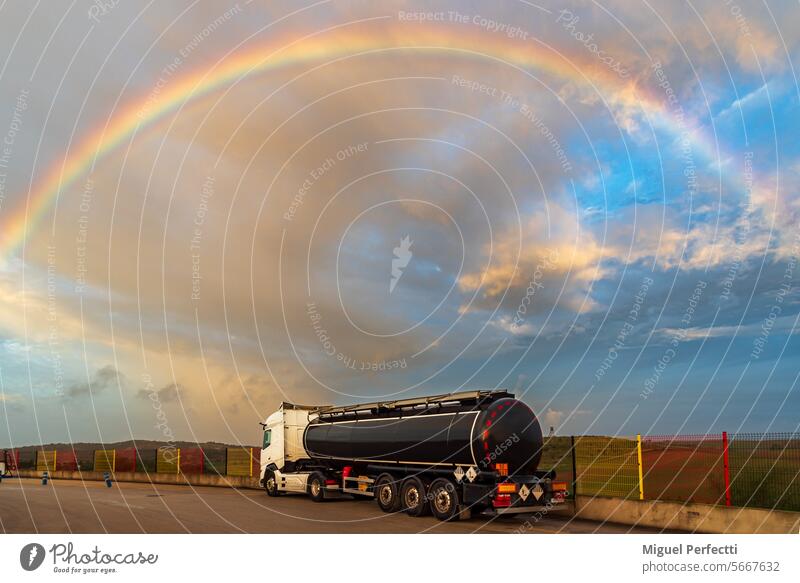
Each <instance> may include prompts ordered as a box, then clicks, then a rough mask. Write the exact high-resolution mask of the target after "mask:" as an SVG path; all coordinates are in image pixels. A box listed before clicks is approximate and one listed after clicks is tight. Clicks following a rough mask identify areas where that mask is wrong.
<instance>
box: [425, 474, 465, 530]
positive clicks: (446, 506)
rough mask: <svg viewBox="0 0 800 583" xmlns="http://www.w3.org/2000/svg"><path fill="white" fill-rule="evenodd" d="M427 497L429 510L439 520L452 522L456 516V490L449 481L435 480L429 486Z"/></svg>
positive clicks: (443, 479) (457, 502)
mask: <svg viewBox="0 0 800 583" xmlns="http://www.w3.org/2000/svg"><path fill="white" fill-rule="evenodd" d="M428 495H429V497H430V499H431V501H430V508H431V512H432V513H433V515H434V516H435V517H436V518H438V519H439V520H453V519H454V518H455V517H456V516H458V504H459V501H458V490H456V487H455V485H454V484H453V482H451V481H450V480H447V479H445V478H436V479H435V480H434V481H433V483H432V484H431V487H430V490H429V491H428Z"/></svg>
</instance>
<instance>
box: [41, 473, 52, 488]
mask: <svg viewBox="0 0 800 583" xmlns="http://www.w3.org/2000/svg"><path fill="white" fill-rule="evenodd" d="M49 477H50V474H49V473H48V471H47V470H45V471H44V472H42V486H47V479H48V478H49Z"/></svg>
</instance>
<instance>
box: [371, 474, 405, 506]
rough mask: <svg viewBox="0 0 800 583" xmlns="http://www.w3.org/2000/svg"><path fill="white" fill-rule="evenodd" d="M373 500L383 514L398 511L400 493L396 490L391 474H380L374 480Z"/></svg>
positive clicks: (395, 483) (395, 482)
mask: <svg viewBox="0 0 800 583" xmlns="http://www.w3.org/2000/svg"><path fill="white" fill-rule="evenodd" d="M373 491H374V492H375V500H376V501H377V502H378V506H380V509H381V510H383V511H384V512H397V511H398V510H400V503H401V500H400V493H399V492H398V488H397V481H396V480H395V479H394V477H393V476H392V475H391V474H381V475H380V476H378V477H377V479H376V480H375V486H374V487H373Z"/></svg>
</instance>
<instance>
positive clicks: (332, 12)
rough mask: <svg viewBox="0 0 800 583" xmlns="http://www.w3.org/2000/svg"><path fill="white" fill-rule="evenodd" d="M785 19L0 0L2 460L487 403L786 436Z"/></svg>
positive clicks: (788, 22)
mask: <svg viewBox="0 0 800 583" xmlns="http://www.w3.org/2000/svg"><path fill="white" fill-rule="evenodd" d="M799 37H800V7H798V4H797V3H796V2H791V1H788V0H786V1H780V2H769V3H761V2H757V1H748V2H744V1H743V0H734V1H732V2H728V1H725V2H720V1H713V2H711V1H702V2H690V3H683V2H665V1H661V2H654V3H653V2H646V1H645V2H642V3H641V4H638V3H637V4H636V6H633V5H631V3H630V2H622V1H619V2H618V1H606V2H571V3H563V4H562V3H548V2H543V3H534V2H528V1H523V0H518V1H517V0H507V1H505V2H499V3H494V2H493V3H488V2H451V3H447V2H434V1H430V2H392V1H383V0H382V1H379V2H360V1H352V2H346V1H325V0H323V1H319V2H296V1H292V2H288V1H287V2H279V1H270V2H262V1H253V2H247V1H240V2H238V3H226V2H222V1H220V0H214V1H195V2H189V1H186V2H170V3H163V2H161V3H156V2H150V3H145V2H129V1H127V0H120V1H119V2H99V1H98V2H93V1H89V0H74V1H72V2H60V3H55V4H54V3H45V2H21V1H12V2H5V3H3V4H2V6H1V7H0V104H1V107H0V140H2V144H0V389H1V390H2V392H1V393H0V399H1V400H2V413H1V414H0V415H1V417H0V441H2V442H3V443H2V445H5V446H7V445H22V444H29V443H38V442H40V441H42V442H49V441H84V440H103V441H116V440H121V439H128V438H130V437H137V438H155V439H169V438H171V437H174V438H176V439H197V440H221V441H226V442H242V443H257V442H258V430H259V428H258V425H257V421H258V420H259V419H263V418H264V417H265V416H266V415H267V414H269V413H270V412H271V411H272V410H273V409H274V408H275V407H276V406H277V405H278V404H279V403H280V402H281V401H293V402H299V403H310V404H326V403H339V404H344V403H349V402H354V401H358V400H363V399H369V400H374V399H377V398H387V399H390V398H395V397H408V396H417V395H424V394H436V393H443V392H450V391H458V390H466V389H475V388H506V389H509V390H513V391H515V392H516V393H517V395H518V396H519V397H520V398H522V399H524V400H525V401H526V402H528V403H529V404H531V405H532V406H533V407H534V408H535V410H537V411H538V412H539V415H540V417H541V418H542V420H543V425H545V426H553V427H555V428H556V431H557V432H558V433H560V434H569V433H595V434H596V433H602V434H635V433H637V432H641V433H643V434H644V433H651V434H653V433H676V432H680V433H704V432H706V431H721V430H727V431H729V432H735V431H765V430H767V431H792V430H795V429H796V428H797V424H798V421H800V419H798V415H797V411H798V410H799V409H800V396H799V394H800V387H798V370H800V339H799V338H798V335H797V332H798V314H800V293H798V281H799V280H800V267H799V266H798V265H797V258H798V255H800V224H799V221H798V219H799V218H800V196H799V193H798V187H799V186H800V142H798V140H797V135H798V133H800V85H798V80H797V72H798V65H800V59H799V58H798V57H800V38H799Z"/></svg>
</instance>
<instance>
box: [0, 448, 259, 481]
mask: <svg viewBox="0 0 800 583" xmlns="http://www.w3.org/2000/svg"><path fill="white" fill-rule="evenodd" d="M260 454H261V450H260V449H259V448H257V447H231V448H214V449H209V450H205V449H203V448H201V447H162V448H159V449H138V448H135V447H130V448H119V449H97V450H82V449H75V450H43V449H39V450H33V449H25V450H18V449H8V450H0V456H2V458H1V459H3V460H5V462H6V468H7V469H8V470H9V471H11V472H12V473H13V472H16V471H17V470H18V469H23V470H25V469H34V470H36V471H39V472H45V471H47V472H52V471H54V470H58V471H95V472H111V473H119V472H149V473H165V474H177V473H181V474H216V475H220V476H224V475H228V476H245V477H250V476H258V475H259V473H260Z"/></svg>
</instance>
